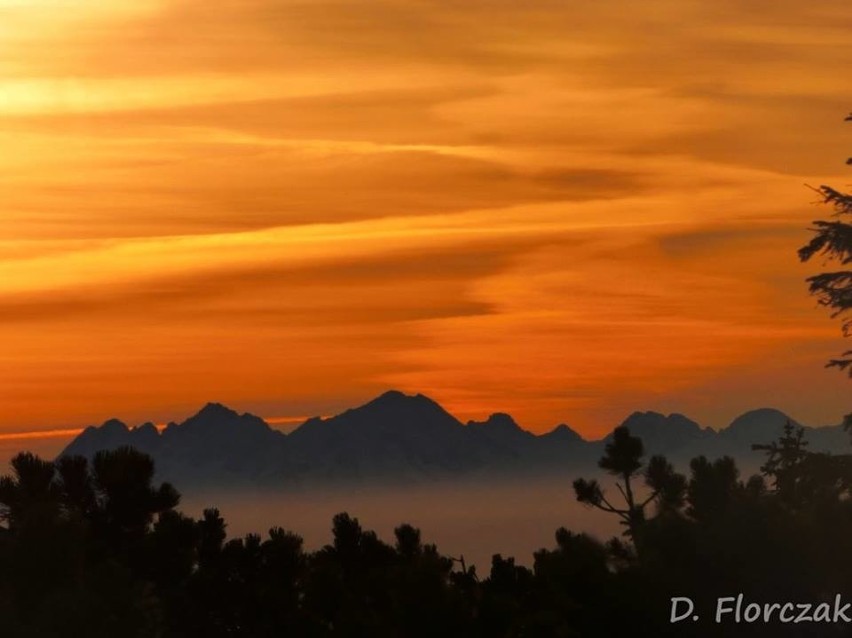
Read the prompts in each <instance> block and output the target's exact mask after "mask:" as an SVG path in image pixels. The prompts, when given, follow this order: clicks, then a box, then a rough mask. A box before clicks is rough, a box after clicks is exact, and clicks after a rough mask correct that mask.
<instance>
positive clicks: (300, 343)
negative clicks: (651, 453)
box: [0, 0, 852, 434]
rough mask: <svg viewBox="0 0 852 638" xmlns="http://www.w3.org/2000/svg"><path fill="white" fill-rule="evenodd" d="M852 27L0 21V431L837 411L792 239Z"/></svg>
mask: <svg viewBox="0 0 852 638" xmlns="http://www.w3.org/2000/svg"><path fill="white" fill-rule="evenodd" d="M71 4H73V5H74V6H73V9H72V8H71ZM847 14H848V7H847V6H846V0H816V1H815V2H809V3H801V2H794V1H793V0H783V1H782V2H776V3H773V5H772V7H771V10H769V11H768V10H766V7H764V6H763V5H762V4H758V5H748V4H743V3H741V2H735V1H734V0H721V1H720V2H715V3H707V2H702V1H699V0H682V1H681V0H678V1H677V2H674V1H673V0H652V1H651V2H646V3H641V4H637V3H633V2H628V1H627V0H618V1H615V2H610V3H598V4H595V5H594V6H585V5H584V6H582V7H580V6H579V5H576V4H572V3H565V2H562V1H557V0H542V1H541V2H536V3H526V4H524V3H517V2H503V1H499V0H498V1H496V2H494V1H489V2H481V1H479V0H475V1H471V2H464V3H456V4H454V5H452V6H450V5H448V4H447V3H446V2H437V0H435V1H432V0H429V1H425V2H410V1H409V0H380V1H378V2H375V3H369V4H365V3H363V2H356V1H355V0H343V1H335V2H326V1H325V0H317V1H312V2H305V1H303V0H274V1H273V0H250V1H245V0H239V1H238V0H221V1H220V2H216V3H212V4H211V3H209V2H201V0H122V1H121V2H113V3H108V5H107V4H104V3H102V2H89V1H86V2H75V3H69V2H66V1H65V0H33V1H32V2H20V1H18V0H0V144H2V145H3V148H4V153H3V156H2V157H0V237H2V239H0V353H2V354H0V360H2V362H3V365H2V366H0V434H2V433H3V432H4V431H5V432H7V433H10V428H12V427H13V424H14V425H15V429H16V430H20V429H26V428H28V427H31V428H49V427H55V426H56V424H57V423H73V424H85V423H90V422H96V421H101V420H103V419H104V418H106V417H109V416H122V417H125V418H127V419H129V420H130V421H135V420H140V421H141V420H147V419H157V420H161V421H167V420H170V419H172V418H176V417H180V416H181V415H184V414H186V413H187V412H188V411H190V410H192V409H193V408H195V407H197V405H198V404H200V403H203V402H205V401H208V400H219V401H224V402H226V403H233V404H234V405H235V406H237V407H239V408H240V409H244V410H254V411H256V412H259V413H261V414H328V413H333V412H334V411H336V410H338V409H341V408H344V407H347V406H348V405H350V404H352V403H355V402H358V401H361V400H363V399H366V398H368V397H369V395H371V394H373V393H377V392H380V391H382V390H384V389H386V388H387V387H388V386H400V387H401V388H402V389H405V390H414V391H418V392H425V393H427V394H433V395H434V396H435V398H437V399H438V400H441V401H443V402H445V403H446V404H447V405H448V407H449V408H451V409H453V410H455V411H457V412H459V413H460V414H461V415H462V416H470V417H481V416H482V415H483V413H484V412H486V411H488V410H491V409H503V410H508V411H511V412H513V413H515V414H516V415H517V416H518V418H519V419H520V421H521V422H522V423H523V424H524V425H526V426H527V427H531V428H534V429H543V428H547V427H550V426H552V425H553V424H554V423H556V422H559V421H568V422H570V423H571V424H572V425H575V426H577V427H578V428H580V429H581V430H583V431H584V432H586V433H600V432H602V431H603V430H605V429H608V428H609V427H611V426H612V425H613V423H614V422H616V421H618V420H619V419H620V417H621V416H623V414H624V413H625V412H628V411H630V410H632V409H639V408H641V409H648V408H657V409H661V408H662V407H665V408H666V409H671V410H678V411H680V412H685V413H688V414H691V415H693V416H695V418H698V419H699V420H703V421H705V422H707V423H708V424H713V425H721V424H723V423H724V421H725V419H726V418H729V417H730V416H733V413H734V411H735V409H740V408H742V409H745V408H747V407H752V406H754V405H762V404H774V405H776V406H777V407H780V408H788V409H790V410H792V411H795V412H796V414H797V416H798V418H800V419H802V420H804V421H808V420H813V421H817V422H828V421H831V420H837V418H838V417H839V415H840V414H841V413H842V412H843V411H844V410H848V384H847V383H846V381H845V379H843V378H842V377H841V375H834V376H831V375H826V374H823V371H822V369H821V365H822V362H823V361H824V360H825V359H826V358H827V357H828V356H830V354H831V353H833V352H836V351H837V350H839V349H841V348H842V343H841V342H840V339H839V330H838V329H837V326H836V325H834V324H832V323H831V322H830V321H829V320H828V318H827V317H825V315H824V314H823V313H821V312H820V311H819V310H818V309H816V308H815V307H814V303H813V301H812V300H811V299H809V298H808V297H807V294H806V291H805V286H804V284H803V282H802V280H803V279H804V277H805V276H807V274H809V273H810V272H811V271H812V269H811V267H810V266H808V267H804V266H801V265H800V264H798V263H797V261H796V257H795V250H796V248H797V247H798V245H799V244H801V243H803V242H804V241H806V239H807V231H806V227H807V225H808V223H809V221H810V220H811V219H812V218H814V217H817V216H820V215H824V214H825V213H826V212H827V211H825V210H823V209H819V208H814V207H811V206H810V200H811V199H812V197H811V195H810V193H809V191H807V190H806V189H805V188H803V186H802V184H803V183H804V182H809V183H822V182H829V183H835V184H838V185H842V184H844V183H845V182H846V181H848V176H847V175H844V174H843V173H842V170H843V169H842V162H843V160H844V158H845V157H846V155H848V150H849V143H848V140H849V137H848V135H844V133H847V131H846V130H845V129H844V128H843V125H842V123H841V119H842V117H843V115H845V113H846V112H847V111H848V110H849V108H850V107H849V104H848V101H849V95H848V92H847V91H845V89H844V87H842V86H840V84H839V83H838V81H837V78H838V77H843V74H844V73H845V72H846V69H847V68H848V66H849V64H850V62H852V49H850V48H849V47H848V46H847V44H846V36H845V31H844V30H842V29H841V28H840V26H839V25H841V24H842V21H843V20H845V19H846V15H847ZM761 364H765V365H761ZM792 387H795V388H797V389H798V390H799V391H797V392H795V393H794V392H788V391H781V390H780V389H783V388H787V389H789V388H792ZM2 424H8V425H2ZM22 426H23V427H22ZM4 428H5V430H4Z"/></svg>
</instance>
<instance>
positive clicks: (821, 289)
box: [799, 115, 852, 377]
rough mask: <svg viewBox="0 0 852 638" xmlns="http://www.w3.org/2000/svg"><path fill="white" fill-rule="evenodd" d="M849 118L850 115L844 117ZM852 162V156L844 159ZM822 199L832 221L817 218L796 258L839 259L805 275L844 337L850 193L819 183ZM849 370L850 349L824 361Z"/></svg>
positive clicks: (850, 324)
mask: <svg viewBox="0 0 852 638" xmlns="http://www.w3.org/2000/svg"><path fill="white" fill-rule="evenodd" d="M846 121H852V115H850V116H849V117H847V118H846ZM846 163H847V164H852V158H850V159H849V160H847V162H846ZM816 190H817V192H818V193H819V194H820V196H821V197H822V198H823V202H824V203H826V204H829V205H830V206H832V207H833V208H834V217H835V218H836V219H834V220H832V221H826V220H817V221H814V222H813V226H812V228H811V230H812V231H813V232H814V233H815V235H814V237H813V238H812V239H811V241H810V242H808V244H807V245H805V246H803V247H802V248H800V249H799V258H800V259H801V260H802V261H808V260H810V259H811V258H812V257H814V256H816V255H822V256H824V257H826V258H827V259H828V260H832V261H836V262H839V264H840V266H841V268H842V269H841V270H836V271H832V272H824V273H820V274H818V275H814V276H812V277H809V278H808V280H807V281H808V284H809V290H810V293H811V294H812V295H814V296H815V297H816V298H817V302H818V303H819V304H820V305H821V306H825V307H827V308H829V309H830V310H831V311H832V314H831V316H832V317H839V318H840V319H841V326H842V330H843V336H845V337H848V336H849V335H850V334H852V317H850V316H849V315H848V314H847V313H848V312H849V310H850V309H852V270H849V269H848V268H846V267H848V266H849V264H852V223H850V222H849V221H848V220H849V216H850V215H852V194H849V193H844V192H841V191H838V190H836V189H834V188H832V187H831V186H820V187H819V188H818V189H816ZM826 365H827V366H828V367H837V368H840V369H841V370H848V372H849V376H850V377H852V350H847V351H846V352H844V353H843V355H842V356H841V357H840V358H837V359H832V360H830V361H829V362H828V364H826Z"/></svg>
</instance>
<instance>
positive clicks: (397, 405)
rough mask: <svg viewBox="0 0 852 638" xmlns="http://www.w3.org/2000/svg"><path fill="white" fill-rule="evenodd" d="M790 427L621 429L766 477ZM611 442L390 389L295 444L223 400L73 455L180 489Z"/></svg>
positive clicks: (683, 422) (531, 460)
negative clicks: (132, 466)
mask: <svg viewBox="0 0 852 638" xmlns="http://www.w3.org/2000/svg"><path fill="white" fill-rule="evenodd" d="M788 418H789V417H787V415H785V414H784V413H783V412H780V411H778V410H774V409H770V408H763V409H758V410H752V411H750V412H747V413H745V414H743V415H741V416H739V417H737V418H736V419H734V421H733V422H732V423H731V424H730V425H729V426H728V427H727V428H724V429H721V430H720V431H718V432H717V431H715V430H713V429H711V428H702V427H701V426H700V425H699V424H698V423H696V422H695V421H692V420H691V419H689V418H687V417H685V416H683V415H681V414H669V415H664V414H661V413H658V412H634V413H633V414H631V415H630V416H628V417H627V418H626V419H625V420H624V421H623V422H622V424H621V425H624V426H627V427H628V428H629V429H630V431H631V432H632V433H634V434H636V435H638V436H640V437H641V438H642V440H643V442H644V443H645V450H646V453H647V454H649V455H650V454H665V455H666V456H668V457H669V458H670V459H671V460H673V461H674V462H675V463H678V462H683V463H685V462H686V461H687V460H688V459H689V458H692V457H693V456H698V455H701V454H703V455H706V456H708V457H710V458H714V457H719V456H723V455H728V456H733V457H735V458H736V459H737V460H738V461H740V462H741V463H742V464H743V467H744V468H754V467H756V465H757V463H758V461H759V456H758V455H756V454H755V453H754V452H752V451H751V444H752V443H763V442H768V441H772V440H774V439H776V438H777V437H778V436H779V435H780V433H781V430H782V428H783V426H784V424H785V423H786V422H787V420H788ZM806 430H807V433H806V437H807V438H808V440H809V441H811V447H810V449H811V450H814V451H820V450H823V451H832V450H842V449H845V446H846V445H847V443H848V439H847V435H846V433H845V432H844V431H843V429H842V428H841V427H840V426H839V425H838V426H831V427H823V428H806ZM610 436H611V435H610ZM610 436H607V437H604V438H603V439H601V440H595V441H589V440H586V439H584V438H583V437H582V436H580V435H579V434H578V433H577V432H575V431H574V430H572V429H571V428H570V427H568V426H567V425H565V424H560V425H559V426H557V427H555V428H554V429H553V430H551V431H550V432H547V433H545V434H538V435H537V434H533V433H532V432H529V431H527V430H524V429H523V428H522V427H521V426H520V425H518V423H517V422H516V421H515V420H514V419H513V418H512V417H511V416H510V415H508V414H504V413H495V414H492V415H491V416H490V417H488V419H486V420H485V421H469V422H468V423H467V424H463V423H461V422H460V421H459V420H458V419H456V418H455V417H454V416H453V415H452V414H450V413H449V412H447V411H446V410H445V409H444V408H443V407H441V406H440V405H439V404H438V403H436V402H435V401H433V400H432V399H430V398H428V397H426V396H424V395H422V394H416V395H406V394H403V393H402V392H398V391H390V392H386V393H384V394H382V395H381V396H379V397H377V398H375V399H373V400H372V401H369V402H368V403H365V404H364V405H362V406H359V407H356V408H352V409H350V410H346V411H345V412H342V413H340V414H338V415H336V416H332V417H329V418H320V417H314V418H311V419H308V420H307V421H305V422H304V423H303V424H302V425H300V426H299V427H298V428H296V429H295V430H294V431H293V432H291V433H290V434H287V435H285V434H284V433H282V432H280V431H278V430H275V429H274V428H272V427H270V426H269V424H267V423H266V422H265V421H264V420H263V419H261V418H260V417H257V416H254V415H252V414H240V413H238V412H235V411H234V410H232V409H230V408H228V407H226V406H224V405H221V404H219V403H208V404H207V405H206V406H204V407H203V408H202V409H201V410H200V411H199V412H198V413H197V414H195V415H193V416H191V417H189V418H188V419H186V420H185V421H183V422H181V423H169V424H168V425H167V426H166V427H165V428H164V429H163V430H162V432H160V431H158V430H157V428H156V427H155V426H154V425H153V424H151V423H146V424H144V425H141V426H139V427H136V428H129V427H128V426H127V425H126V424H125V423H123V422H121V421H119V420H116V419H112V420H109V421H107V422H105V423H104V424H103V425H101V426H99V427H88V428H86V430H85V431H83V432H82V433H81V434H80V435H79V436H77V437H76V438H75V439H74V440H73V441H71V443H70V444H69V445H68V446H67V447H66V448H65V450H64V451H63V452H62V455H63V456H67V455H75V454H79V455H82V456H85V457H89V458H91V457H92V456H93V455H94V454H95V453H96V452H97V451H99V450H112V449H116V448H118V447H120V446H124V445H129V446H133V447H135V448H137V449H139V450H140V451H142V452H145V453H146V454H150V455H151V456H152V457H153V458H154V459H155V462H156V467H157V468H158V474H159V475H160V476H161V477H162V478H163V479H166V480H170V481H173V482H175V483H177V484H180V485H189V486H192V485H208V486H217V487H240V486H245V485H254V486H270V487H278V488H287V487H301V486H306V485H314V484H325V483H338V482H343V483H346V484H350V485H351V484H357V483H359V482H369V481H378V482H381V483H399V482H402V483H407V482H420V481H428V480H438V479H443V478H450V477H459V476H490V475H507V474H549V473H575V472H576V471H578V470H581V469H582V470H585V469H588V468H593V467H594V465H595V462H596V460H597V458H598V457H599V456H600V454H601V452H602V450H603V446H604V445H605V444H606V443H607V442H608V441H609V439H610Z"/></svg>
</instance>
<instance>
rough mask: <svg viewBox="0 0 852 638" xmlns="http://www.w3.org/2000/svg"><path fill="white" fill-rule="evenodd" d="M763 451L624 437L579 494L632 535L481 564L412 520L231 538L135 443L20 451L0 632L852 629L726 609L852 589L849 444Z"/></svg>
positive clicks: (0, 593) (7, 532)
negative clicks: (705, 454) (750, 456)
mask: <svg viewBox="0 0 852 638" xmlns="http://www.w3.org/2000/svg"><path fill="white" fill-rule="evenodd" d="M760 448H761V449H763V450H764V451H765V452H766V454H767V462H766V464H765V465H764V467H763V476H759V477H751V478H749V479H748V480H745V481H744V480H742V479H741V477H740V476H739V475H738V471H737V468H736V466H735V464H734V462H733V461H732V460H731V459H728V458H723V459H720V460H715V461H712V462H711V461H708V460H707V459H705V458H697V459H695V460H693V461H692V464H691V467H690V473H689V476H683V475H680V474H678V473H676V472H675V471H674V469H673V468H672V467H671V466H670V465H669V464H668V463H667V462H666V460H665V459H663V458H662V457H653V458H651V459H649V460H648V461H647V462H644V463H643V459H642V455H643V449H642V443H641V441H640V440H639V439H637V438H635V437H632V436H631V435H630V433H629V432H628V431H627V430H626V429H621V430H618V431H617V434H616V436H615V437H614V439H613V440H612V442H611V443H610V445H609V446H608V447H607V450H606V455H605V456H604V458H603V459H602V460H601V468H602V469H603V470H605V471H607V472H608V473H609V474H610V475H612V476H613V478H614V481H615V483H614V485H613V487H612V488H611V489H609V490H608V491H607V492H605V491H604V489H603V488H602V486H601V485H600V484H598V483H597V482H596V481H587V480H583V479H580V480H578V481H576V483H575V486H574V488H575V495H576V497H577V498H579V499H580V500H581V501H583V502H585V503H587V504H588V505H590V506H594V507H599V508H601V509H604V510H607V511H610V512H611V513H612V514H613V516H618V517H619V518H620V519H621V520H622V522H623V523H624V528H625V534H624V536H623V537H622V538H619V539H613V540H611V541H609V542H608V543H602V542H599V541H598V540H596V539H593V538H591V537H589V536H586V535H584V534H576V533H572V532H570V531H568V530H565V529H560V530H558V531H557V532H556V538H555V541H556V543H555V547H554V548H551V549H542V550H540V551H539V552H537V553H536V554H535V557H534V562H533V566H532V568H531V569H530V568H526V567H523V566H519V565H516V564H515V562H514V560H513V559H512V558H504V557H502V556H499V555H497V556H494V558H493V561H492V564H491V566H490V571H489V570H484V571H483V573H479V572H478V571H477V570H476V569H475V568H474V567H473V566H467V565H465V564H464V562H463V561H461V560H458V559H456V558H452V557H448V556H444V555H442V554H441V553H440V552H439V551H438V549H437V548H436V547H435V546H434V545H429V544H425V543H424V542H423V540H422V539H421V535H420V531H419V530H417V529H414V528H413V527H411V526H408V525H401V526H400V527H398V528H397V529H396V531H395V539H394V541H393V543H392V544H387V543H385V542H383V541H382V540H380V539H379V538H377V536H376V534H375V533H373V532H370V531H367V530H364V529H362V528H361V527H360V525H359V524H358V521H357V519H354V518H352V517H350V516H349V515H347V514H339V515H338V516H336V517H335V518H334V521H333V527H332V532H333V541H332V543H331V544H330V545H328V546H326V547H324V548H322V549H320V550H319V551H316V552H306V551H305V550H304V548H303V546H302V539H301V538H300V537H299V536H297V535H296V534H294V533H292V532H289V531H285V530H284V529H281V528H274V529H272V530H270V531H269V532H268V534H267V535H266V536H265V537H261V536H258V535H249V536H246V537H245V538H238V539H230V540H228V539H227V537H226V524H225V521H224V520H223V519H222V518H221V516H220V515H219V513H218V512H217V510H215V509H210V510H207V511H205V512H204V515H203V517H202V518H201V519H199V520H195V519H193V518H190V517H188V516H186V515H184V514H182V513H180V512H179V511H177V510H176V509H175V507H176V506H177V505H178V502H179V495H178V493H177V491H175V489H174V488H173V487H172V486H170V485H168V484H163V485H155V484H154V482H153V477H154V466H153V462H152V461H151V459H150V458H149V457H147V456H145V455H143V454H141V453H139V452H137V451H135V450H133V449H131V448H122V449H119V450H116V451H113V452H102V453H99V454H98V455H97V456H96V457H95V458H94V459H93V461H92V462H91V463H88V462H87V461H86V459H84V458H82V457H65V458H61V459H59V460H58V461H56V462H49V461H45V460H41V459H39V458H37V457H35V456H33V455H30V454H20V455H18V456H17V457H16V458H15V459H14V461H13V472H12V475H11V476H6V477H3V478H2V479H0V521H1V522H0V620H2V629H0V633H2V635H3V636H9V637H18V636H22V637H23V636H26V637H29V636H33V637H36V636H39V637H40V636H81V637H92V638H94V637H99V636H104V637H107V636H108V637H110V638H113V637H117V636H121V637H127V638H130V637H134V636H139V637H143V636H144V637H149V636H151V637H153V636H162V637H178V636H190V637H191V636H204V637H210V638H215V637H219V636H248V637H266V636H306V637H312V636H353V637H354V636H363V637H365V638H367V637H370V638H381V637H384V636H389V637H391V636H392V637H401V638H406V637H420V636H422V637H424V638H425V637H430V638H431V637H435V636H442V637H450V636H464V637H468V636H470V637H479V636H482V637H492V636H493V637H504V636H505V637H510V636H511V637H518V638H520V637H559V636H601V637H608V636H627V635H631V636H667V635H677V636H690V635H712V636H717V635H767V636H768V635H773V636H774V635H797V636H798V635H815V636H831V635H849V634H850V633H852V624H847V623H843V622H840V623H838V624H833V623H831V624H829V623H803V624H796V625H792V624H790V625H784V624H779V623H777V622H773V623H770V624H768V625H767V624H763V623H751V624H748V623H740V624H736V623H735V622H734V620H733V619H732V618H731V616H730V615H726V616H725V619H724V624H723V625H717V624H716V623H715V622H714V618H713V617H714V614H715V605H716V599H717V598H718V597H720V596H736V595H737V594H739V593H743V594H744V595H745V600H746V601H747V602H749V601H753V602H763V601H766V602H784V601H807V602H812V603H814V604H818V603H820V602H833V600H834V597H835V595H836V594H838V593H839V594H842V595H844V596H845V597H846V598H847V599H848V600H852V551H849V543H850V539H852V503H850V499H849V496H850V486H852V472H851V471H850V459H849V457H848V456H830V455H825V454H814V453H809V452H808V451H807V448H806V443H805V442H804V441H803V440H802V437H801V433H800V432H797V431H796V430H795V429H794V428H792V426H788V428H787V429H786V431H785V434H784V436H783V437H782V438H781V439H780V440H779V441H776V442H774V443H772V444H770V445H766V446H760ZM616 496H617V498H616ZM567 498H570V491H569V490H568V489H566V499H567ZM553 506H554V507H560V503H554V504H553ZM673 596H686V597H690V598H692V599H693V600H695V603H696V610H695V612H696V614H700V615H701V620H700V621H698V622H692V620H691V619H689V620H686V621H683V622H680V623H676V624H671V623H670V608H671V604H670V599H671V597H673ZM849 615H850V616H852V612H850V614H849Z"/></svg>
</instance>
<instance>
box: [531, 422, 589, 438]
mask: <svg viewBox="0 0 852 638" xmlns="http://www.w3.org/2000/svg"><path fill="white" fill-rule="evenodd" d="M541 438H545V439H548V440H551V441H565V442H580V441H585V439H584V438H583V437H582V436H580V434H578V433H577V432H576V431H575V430H573V429H572V428H571V427H570V426H568V425H567V424H565V423H560V424H559V425H557V426H556V427H555V428H553V429H552V430H551V431H550V432H546V433H544V434H542V435H541Z"/></svg>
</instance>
